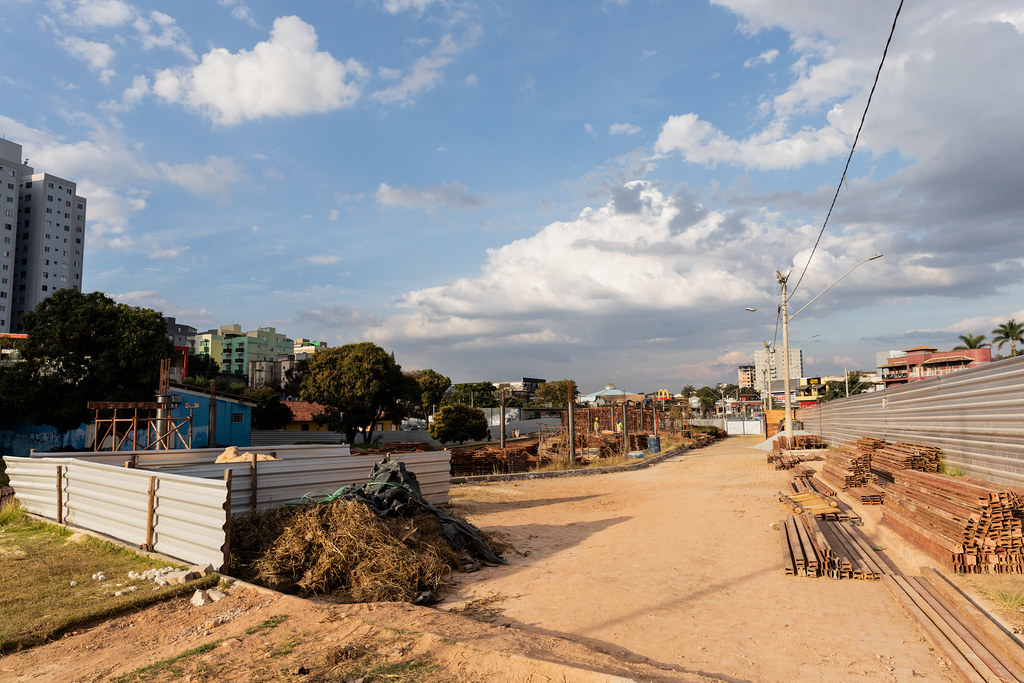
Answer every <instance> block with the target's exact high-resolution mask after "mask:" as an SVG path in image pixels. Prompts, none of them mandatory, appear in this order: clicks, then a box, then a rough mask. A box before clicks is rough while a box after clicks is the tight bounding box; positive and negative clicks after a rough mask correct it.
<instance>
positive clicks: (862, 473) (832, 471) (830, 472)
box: [821, 443, 874, 491]
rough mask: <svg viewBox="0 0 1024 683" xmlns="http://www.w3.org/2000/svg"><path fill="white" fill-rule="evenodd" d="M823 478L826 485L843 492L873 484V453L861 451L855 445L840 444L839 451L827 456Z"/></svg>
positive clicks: (822, 473) (822, 471)
mask: <svg viewBox="0 0 1024 683" xmlns="http://www.w3.org/2000/svg"><path fill="white" fill-rule="evenodd" d="M821 478H822V480H823V481H824V482H825V483H826V484H829V485H830V486H833V487H835V488H837V489H839V490H842V491H845V490H846V489H849V488H854V487H857V486H867V485H868V484H870V483H873V482H874V477H873V476H872V475H871V452H870V451H865V450H861V449H860V448H858V447H857V446H856V445H854V444H853V443H841V444H839V450H838V451H829V452H828V453H827V454H826V455H825V466H824V467H823V468H822V469H821Z"/></svg>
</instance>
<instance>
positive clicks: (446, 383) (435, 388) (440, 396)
mask: <svg viewBox="0 0 1024 683" xmlns="http://www.w3.org/2000/svg"><path fill="white" fill-rule="evenodd" d="M415 377H416V383H417V384H418V386H419V392H420V395H419V405H420V407H421V408H423V414H424V415H426V414H427V411H428V410H430V411H433V406H436V405H440V404H441V401H443V400H444V392H446V391H448V389H449V387H451V385H452V381H451V379H449V378H448V377H445V376H444V375H442V374H441V373H439V372H434V371H433V370H431V369H430V368H427V369H426V370H420V371H419V373H417V374H416V375H415Z"/></svg>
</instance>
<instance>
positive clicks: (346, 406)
mask: <svg viewBox="0 0 1024 683" xmlns="http://www.w3.org/2000/svg"><path fill="white" fill-rule="evenodd" d="M404 386H405V385H404V381H403V378H402V367H401V366H400V365H399V364H398V363H396V362H395V359H394V357H393V356H392V355H391V354H390V353H388V352H387V351H385V350H384V349H382V348H381V347H379V346H377V345H376V344H374V343H373V342H359V343H358V344H346V345H345V346H339V347H335V348H330V349H324V350H323V351H320V352H319V353H317V354H316V355H314V356H313V357H312V358H310V359H309V366H308V368H307V371H306V374H305V376H304V377H303V379H302V390H301V392H300V396H301V397H302V399H303V400H304V401H312V402H314V403H319V404H321V405H324V406H327V407H328V408H329V409H331V410H332V412H333V413H334V414H335V415H340V419H341V429H342V430H343V431H344V432H345V437H346V438H347V439H348V441H349V443H352V442H354V441H355V436H356V433H357V432H362V433H363V437H364V440H365V441H367V442H369V441H371V440H372V438H373V431H374V427H375V425H376V423H377V420H380V419H382V418H383V417H385V416H386V415H389V414H390V415H392V416H395V415H396V414H397V411H399V401H400V400H401V399H402V396H403V388H404Z"/></svg>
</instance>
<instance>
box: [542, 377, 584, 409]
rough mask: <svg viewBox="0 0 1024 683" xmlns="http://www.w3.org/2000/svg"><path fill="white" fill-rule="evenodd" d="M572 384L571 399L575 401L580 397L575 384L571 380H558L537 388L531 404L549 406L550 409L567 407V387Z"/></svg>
mask: <svg viewBox="0 0 1024 683" xmlns="http://www.w3.org/2000/svg"><path fill="white" fill-rule="evenodd" d="M570 383H571V384H572V397H573V399H575V398H576V397H577V396H579V395H580V392H579V389H577V388H576V382H575V381H573V380H571V379H560V380H557V381H554V382H544V383H543V384H541V385H540V386H539V387H537V393H536V394H535V395H534V398H533V402H534V403H535V404H537V405H550V406H551V407H552V408H568V407H569V385H570Z"/></svg>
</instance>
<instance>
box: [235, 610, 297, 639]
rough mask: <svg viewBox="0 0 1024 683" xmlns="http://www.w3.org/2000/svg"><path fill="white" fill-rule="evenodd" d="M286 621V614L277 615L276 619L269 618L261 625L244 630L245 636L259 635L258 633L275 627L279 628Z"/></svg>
mask: <svg viewBox="0 0 1024 683" xmlns="http://www.w3.org/2000/svg"><path fill="white" fill-rule="evenodd" d="M287 619H288V615H287V614H279V615H277V616H276V617H270V618H269V619H267V620H266V621H264V622H263V623H261V624H256V625H255V626H250V627H249V628H247V629H245V635H247V636H251V635H252V634H254V633H259V632H260V631H266V630H268V629H272V628H274V627H275V626H280V625H281V624H283V623H284V622H285V621H286V620H287Z"/></svg>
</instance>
